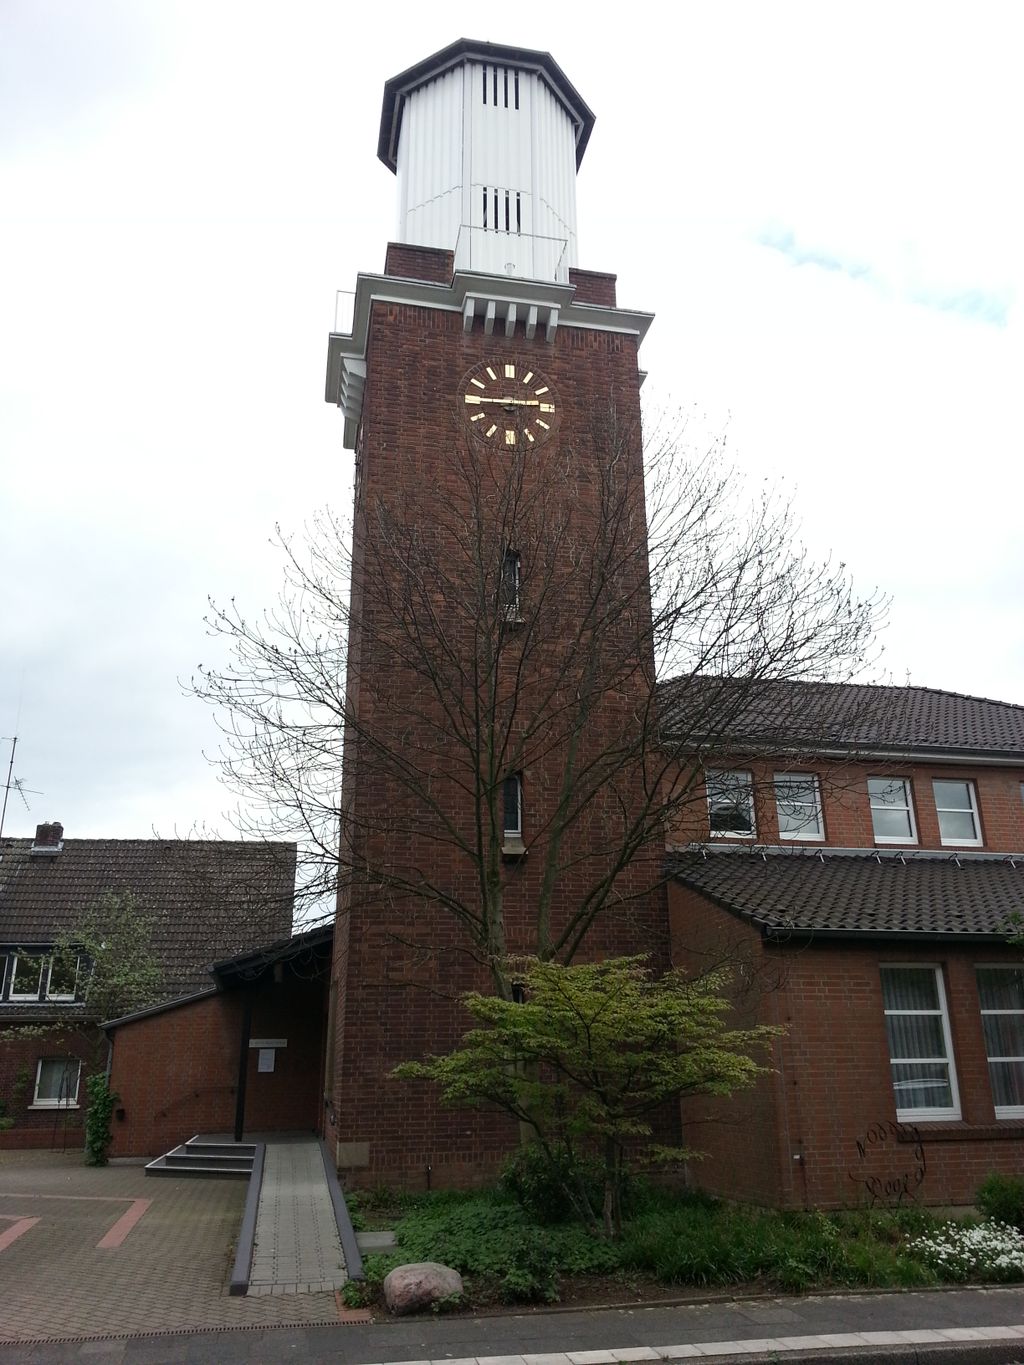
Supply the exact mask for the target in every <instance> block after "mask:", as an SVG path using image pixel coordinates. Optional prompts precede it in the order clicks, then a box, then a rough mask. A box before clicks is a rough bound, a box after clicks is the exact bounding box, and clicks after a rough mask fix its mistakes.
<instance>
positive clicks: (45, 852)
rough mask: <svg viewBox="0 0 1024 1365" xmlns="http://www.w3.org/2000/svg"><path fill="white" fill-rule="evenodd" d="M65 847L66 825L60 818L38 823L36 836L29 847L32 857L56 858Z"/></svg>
mask: <svg viewBox="0 0 1024 1365" xmlns="http://www.w3.org/2000/svg"><path fill="white" fill-rule="evenodd" d="M63 847H64V826H63V825H62V824H61V823H60V821H59V820H54V821H53V822H52V823H51V824H47V825H36V837H35V840H34V842H33V844H32V847H31V848H30V849H29V854H30V855H31V856H32V857H43V858H54V857H56V856H57V854H58V853H60V852H61V850H62V849H63Z"/></svg>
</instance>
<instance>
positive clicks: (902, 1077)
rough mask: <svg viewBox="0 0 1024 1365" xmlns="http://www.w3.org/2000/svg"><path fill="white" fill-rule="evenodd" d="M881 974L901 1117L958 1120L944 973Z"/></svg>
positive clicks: (887, 970)
mask: <svg viewBox="0 0 1024 1365" xmlns="http://www.w3.org/2000/svg"><path fill="white" fill-rule="evenodd" d="M881 972H882V1005H883V1008H884V1010H885V1031H886V1035H887V1037H888V1040H889V1065H890V1069H891V1073H892V1088H893V1091H894V1093H895V1096H896V1117H897V1118H898V1119H899V1120H901V1121H902V1122H908V1121H910V1122H912V1121H914V1120H917V1119H958V1118H959V1117H960V1097H959V1095H958V1093H957V1085H956V1070H955V1068H954V1066H953V1044H952V1039H951V1037H950V1032H949V1014H948V1012H947V1010H946V993H945V988H944V986H943V984H942V971H941V968H939V967H934V966H929V967H918V966H913V967H911V966H906V967H904V966H892V967H889V966H886V967H883V968H882V969H881Z"/></svg>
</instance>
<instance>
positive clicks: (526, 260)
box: [455, 223, 569, 284]
mask: <svg viewBox="0 0 1024 1365" xmlns="http://www.w3.org/2000/svg"><path fill="white" fill-rule="evenodd" d="M455 268H456V270H477V271H480V272H481V273H482V274H485V275H507V276H509V277H510V278H511V279H521V280H557V281H558V282H559V283H560V284H566V283H567V282H568V279H569V239H568V237H546V236H543V235H542V234H541V233H536V232H516V231H515V230H514V229H505V228H492V227H486V228H485V227H478V226H474V225H473V224H471V223H463V224H462V226H461V227H460V228H459V235H458V238H457V240H456V243H455Z"/></svg>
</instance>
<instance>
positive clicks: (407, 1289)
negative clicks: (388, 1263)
mask: <svg viewBox="0 0 1024 1365" xmlns="http://www.w3.org/2000/svg"><path fill="white" fill-rule="evenodd" d="M461 1293H462V1276H461V1275H460V1274H459V1272H458V1271H457V1270H452V1268H451V1266H447V1265H439V1264H438V1262H437V1261H417V1262H416V1264H415V1265H396V1266H395V1268H394V1270H392V1271H391V1273H390V1274H389V1275H387V1276H386V1277H385V1279H384V1302H385V1303H386V1304H387V1306H388V1309H389V1310H390V1311H391V1312H392V1313H418V1312H420V1311H421V1309H424V1308H430V1307H432V1305H433V1304H435V1303H438V1302H439V1301H440V1300H441V1299H449V1298H451V1297H452V1296H453V1295H457V1294H461Z"/></svg>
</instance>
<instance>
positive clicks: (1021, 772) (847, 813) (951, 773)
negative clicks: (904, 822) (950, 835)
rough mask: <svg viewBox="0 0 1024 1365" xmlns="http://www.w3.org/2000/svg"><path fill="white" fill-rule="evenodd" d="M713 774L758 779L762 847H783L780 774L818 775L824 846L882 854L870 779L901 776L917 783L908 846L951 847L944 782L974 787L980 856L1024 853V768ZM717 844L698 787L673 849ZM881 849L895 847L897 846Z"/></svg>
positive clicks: (873, 767)
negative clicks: (942, 821) (775, 781)
mask: <svg viewBox="0 0 1024 1365" xmlns="http://www.w3.org/2000/svg"><path fill="white" fill-rule="evenodd" d="M709 767H712V768H739V769H742V770H744V771H747V772H751V773H752V774H753V778H754V787H755V792H754V803H755V812H756V821H757V835H756V842H758V843H765V844H777V843H779V842H780V840H779V826H778V817H777V815H776V810H775V798H774V792H773V789H772V775H773V773H774V772H815V773H817V774H818V776H819V781H820V785H821V792H822V804H823V808H824V816H825V837H824V840H822V841H821V842H823V843H824V844H826V845H829V844H830V845H832V846H833V847H837V848H872V847H875V845H876V840H875V837H874V831H873V829H872V824H871V808H870V805H869V802H868V789H867V780H868V778H869V777H900V778H909V779H910V782H911V784H912V792H913V802H914V812H915V817H916V822H917V837H918V841H917V844H916V845H906V847H917V848H940V847H943V845H942V844H941V841H940V837H939V824H938V817H937V815H936V812H935V798H934V795H933V792H932V781H933V780H934V779H936V778H938V779H946V780H949V781H954V782H964V781H972V782H973V783H974V787H975V792H976V795H977V801H978V813H979V816H980V820H981V830H982V838H983V840H984V842H983V844H982V845H981V847H980V849H979V850H978V851H989V852H997V853H1012V852H1019V851H1021V850H1022V849H1024V800H1022V798H1021V782H1022V781H1024V768H1019V767H1010V766H1008V767H1004V768H996V767H991V768H989V767H979V768H971V767H970V766H969V765H961V764H942V763H912V764H905V763H890V762H878V763H875V762H868V763H848V764H826V763H824V762H822V763H818V764H813V763H810V764H809V763H793V762H790V761H788V760H779V761H778V762H776V763H774V764H772V763H750V762H749V761H745V760H742V759H737V760H735V761H732V760H730V759H729V758H728V757H727V756H723V757H722V758H721V759H718V758H716V759H715V760H713V761H712V762H710V763H709ZM709 837H710V835H709V830H708V810H707V801H706V799H705V797H704V793H703V789H702V787H701V786H700V785H699V784H697V785H696V786H695V788H694V794H693V800H692V801H691V802H689V803H688V804H687V806H686V807H685V808H684V809H683V810H682V811H681V813H680V818H679V822H678V825H677V829H676V831H675V834H674V836H673V842H680V843H681V842H687V841H689V840H706V839H708V838H709ZM730 837H734V836H730ZM792 842H793V843H794V844H795V846H797V847H799V846H800V845H806V844H808V843H812V842H814V841H809V840H805V839H800V840H796V841H792ZM878 846H879V847H883V848H892V847H895V846H894V845H892V844H880V845H878Z"/></svg>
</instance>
